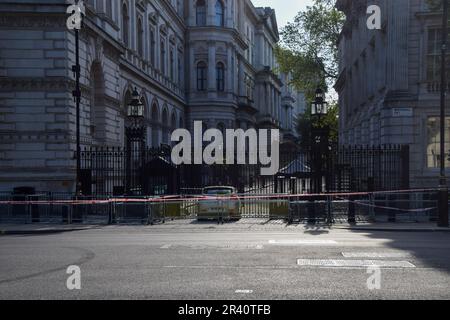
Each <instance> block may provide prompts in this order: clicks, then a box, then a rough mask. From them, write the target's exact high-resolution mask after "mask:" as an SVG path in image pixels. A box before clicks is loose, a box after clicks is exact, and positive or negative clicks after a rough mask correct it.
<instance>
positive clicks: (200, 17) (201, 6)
mask: <svg viewBox="0 0 450 320" xmlns="http://www.w3.org/2000/svg"><path fill="white" fill-rule="evenodd" d="M195 11H196V18H197V21H196V23H197V26H199V27H201V26H205V25H206V2H205V0H197V5H196V8H195Z"/></svg>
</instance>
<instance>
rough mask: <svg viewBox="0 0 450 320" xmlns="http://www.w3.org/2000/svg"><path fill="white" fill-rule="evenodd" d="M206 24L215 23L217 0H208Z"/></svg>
mask: <svg viewBox="0 0 450 320" xmlns="http://www.w3.org/2000/svg"><path fill="white" fill-rule="evenodd" d="M206 2H207V4H206V25H208V26H212V25H214V24H215V23H214V20H215V18H216V13H215V6H216V0H206Z"/></svg>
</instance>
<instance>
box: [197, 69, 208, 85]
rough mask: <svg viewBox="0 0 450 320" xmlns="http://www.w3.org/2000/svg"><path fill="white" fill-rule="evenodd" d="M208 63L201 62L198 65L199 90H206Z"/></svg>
mask: <svg viewBox="0 0 450 320" xmlns="http://www.w3.org/2000/svg"><path fill="white" fill-rule="evenodd" d="M206 72H207V68H206V65H203V64H199V66H198V67H197V90H198V91H205V90H206V79H207V78H206Z"/></svg>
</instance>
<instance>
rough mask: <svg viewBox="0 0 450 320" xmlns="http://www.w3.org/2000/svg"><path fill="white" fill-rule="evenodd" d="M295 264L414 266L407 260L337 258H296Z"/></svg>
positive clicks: (314, 265)
mask: <svg viewBox="0 0 450 320" xmlns="http://www.w3.org/2000/svg"><path fill="white" fill-rule="evenodd" d="M297 265H299V266H303V267H306V266H308V267H366V268H367V267H382V268H415V267H416V266H415V265H413V264H412V263H410V262H408V261H382V260H337V259H298V260H297Z"/></svg>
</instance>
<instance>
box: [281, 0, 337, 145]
mask: <svg viewBox="0 0 450 320" xmlns="http://www.w3.org/2000/svg"><path fill="white" fill-rule="evenodd" d="M334 4H335V1H334V0H314V2H313V5H312V6H308V7H307V8H306V10H305V11H302V12H299V13H298V14H297V16H296V17H295V19H294V21H293V22H290V23H288V24H287V25H286V27H285V28H284V29H283V30H282V31H281V38H282V41H281V45H280V46H279V47H278V48H277V50H276V55H277V59H278V63H279V65H280V71H281V72H284V73H290V74H291V75H292V83H291V84H293V85H294V86H295V87H296V88H297V89H298V90H301V91H303V92H304V93H305V96H306V99H307V101H312V100H314V94H315V90H316V88H317V86H318V85H320V86H321V87H322V88H323V89H325V90H326V91H327V92H328V91H329V88H330V87H332V86H333V85H334V83H335V82H336V80H337V78H338V76H339V74H338V72H339V70H338V69H339V66H338V47H337V43H338V40H339V36H340V32H341V30H342V27H343V25H344V22H345V16H344V14H343V13H342V12H340V11H338V10H337V9H336V8H335V6H334ZM338 113H339V111H338V105H337V103H336V102H331V104H330V109H329V113H328V115H327V116H325V117H323V118H322V120H321V123H320V124H319V125H320V126H325V125H326V126H328V127H329V128H330V142H331V143H337V141H338ZM312 120H313V119H312V118H311V109H310V108H308V110H307V112H306V113H305V114H304V115H302V116H301V117H300V118H299V119H298V121H297V131H298V132H299V134H300V136H301V140H300V144H301V146H302V148H304V149H305V150H307V149H308V148H309V147H310V143H311V124H312V122H311V121H312ZM313 121H314V120H313Z"/></svg>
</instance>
